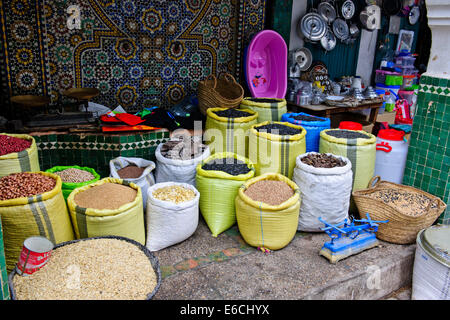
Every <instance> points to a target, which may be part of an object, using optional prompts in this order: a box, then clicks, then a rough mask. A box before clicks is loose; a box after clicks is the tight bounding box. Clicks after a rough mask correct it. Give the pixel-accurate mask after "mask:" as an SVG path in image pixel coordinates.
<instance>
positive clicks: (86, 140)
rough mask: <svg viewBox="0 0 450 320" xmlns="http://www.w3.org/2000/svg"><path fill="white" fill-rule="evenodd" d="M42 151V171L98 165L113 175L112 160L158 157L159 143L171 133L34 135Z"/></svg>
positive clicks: (104, 172)
mask: <svg viewBox="0 0 450 320" xmlns="http://www.w3.org/2000/svg"><path fill="white" fill-rule="evenodd" d="M34 138H35V139H36V143H37V146H38V150H39V164H40V166H41V170H47V169H49V168H51V167H53V166H57V165H61V166H64V165H79V166H86V167H90V168H94V169H95V170H96V171H97V173H98V174H99V175H100V176H101V177H102V178H103V177H107V176H109V160H111V159H113V158H116V157H119V156H123V157H138V158H144V159H149V160H155V150H156V147H157V146H158V144H160V143H162V142H165V141H167V140H168V139H169V132H168V131H164V132H150V133H143V134H127V135H120V136H119V135H115V136H112V135H107V136H106V135H101V134H98V135H86V136H82V135H80V134H50V135H43V136H34Z"/></svg>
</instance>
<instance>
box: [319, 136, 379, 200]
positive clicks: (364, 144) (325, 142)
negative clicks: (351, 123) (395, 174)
mask: <svg viewBox="0 0 450 320" xmlns="http://www.w3.org/2000/svg"><path fill="white" fill-rule="evenodd" d="M335 130H340V129H326V130H323V131H321V132H320V143H319V152H320V153H332V154H335V155H337V156H343V157H347V158H348V159H349V160H350V162H351V163H352V171H353V189H352V191H356V190H361V189H366V188H367V187H368V184H369V182H370V179H372V177H373V173H374V170H375V155H376V149H375V148H376V137H375V136H374V135H373V134H371V133H368V132H366V131H363V130H358V131H356V132H360V133H362V134H365V135H367V136H369V137H370V138H369V139H363V138H358V139H347V138H336V137H333V136H331V135H329V134H327V132H330V131H335Z"/></svg>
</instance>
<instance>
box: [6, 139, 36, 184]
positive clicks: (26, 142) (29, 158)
mask: <svg viewBox="0 0 450 320" xmlns="http://www.w3.org/2000/svg"><path fill="white" fill-rule="evenodd" d="M36 171H40V167H39V158H38V150H37V146H36V141H35V140H34V138H33V137H32V136H29V135H26V134H11V133H0V177H3V176H7V175H8V174H10V173H17V172H36Z"/></svg>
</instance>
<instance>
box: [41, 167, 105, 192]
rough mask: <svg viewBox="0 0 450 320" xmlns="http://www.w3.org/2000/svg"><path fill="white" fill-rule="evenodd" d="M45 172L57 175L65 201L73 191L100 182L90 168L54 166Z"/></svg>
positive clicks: (98, 176) (96, 174)
mask: <svg viewBox="0 0 450 320" xmlns="http://www.w3.org/2000/svg"><path fill="white" fill-rule="evenodd" d="M45 172H50V173H54V174H56V175H58V176H59V177H60V178H61V180H62V193H63V196H64V199H66V200H67V197H69V194H70V193H71V192H72V191H73V189H76V188H79V187H83V186H86V185H88V184H91V183H94V182H96V181H98V180H100V175H99V174H98V173H97V172H96V171H95V170H94V169H92V168H89V167H80V166H55V167H53V168H50V169H48V170H45Z"/></svg>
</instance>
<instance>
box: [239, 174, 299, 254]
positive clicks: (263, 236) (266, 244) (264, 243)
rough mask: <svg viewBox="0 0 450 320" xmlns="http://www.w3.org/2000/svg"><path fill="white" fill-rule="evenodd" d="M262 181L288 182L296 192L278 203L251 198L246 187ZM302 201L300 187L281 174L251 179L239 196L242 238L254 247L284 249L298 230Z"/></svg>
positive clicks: (240, 190)
mask: <svg viewBox="0 0 450 320" xmlns="http://www.w3.org/2000/svg"><path fill="white" fill-rule="evenodd" d="M262 180H277V181H284V182H286V183H287V184H288V185H289V186H290V187H291V188H292V189H293V190H294V195H293V196H292V197H290V198H289V199H288V200H287V201H285V202H283V203H282V204H280V205H277V206H272V205H269V204H266V203H262V202H258V201H254V200H252V199H250V198H249V197H248V196H247V195H246V194H245V190H247V189H248V187H250V186H251V185H252V184H254V183H255V182H258V181H262ZM300 201H301V199H300V195H299V190H298V186H297V185H296V184H295V183H294V182H293V181H292V180H290V179H288V178H286V177H285V176H283V175H281V174H278V173H266V174H263V175H260V176H258V177H254V178H252V179H250V180H248V181H247V182H246V183H244V184H243V185H242V186H241V188H240V189H239V192H238V195H237V196H236V218H237V223H238V227H239V232H240V233H241V235H242V238H243V239H244V240H245V242H247V243H248V244H249V245H251V246H253V247H261V248H262V249H270V250H278V249H282V248H284V247H285V246H287V245H288V244H289V242H291V240H292V239H293V238H294V236H295V233H296V232H297V226H298V216H299V211H300Z"/></svg>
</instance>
